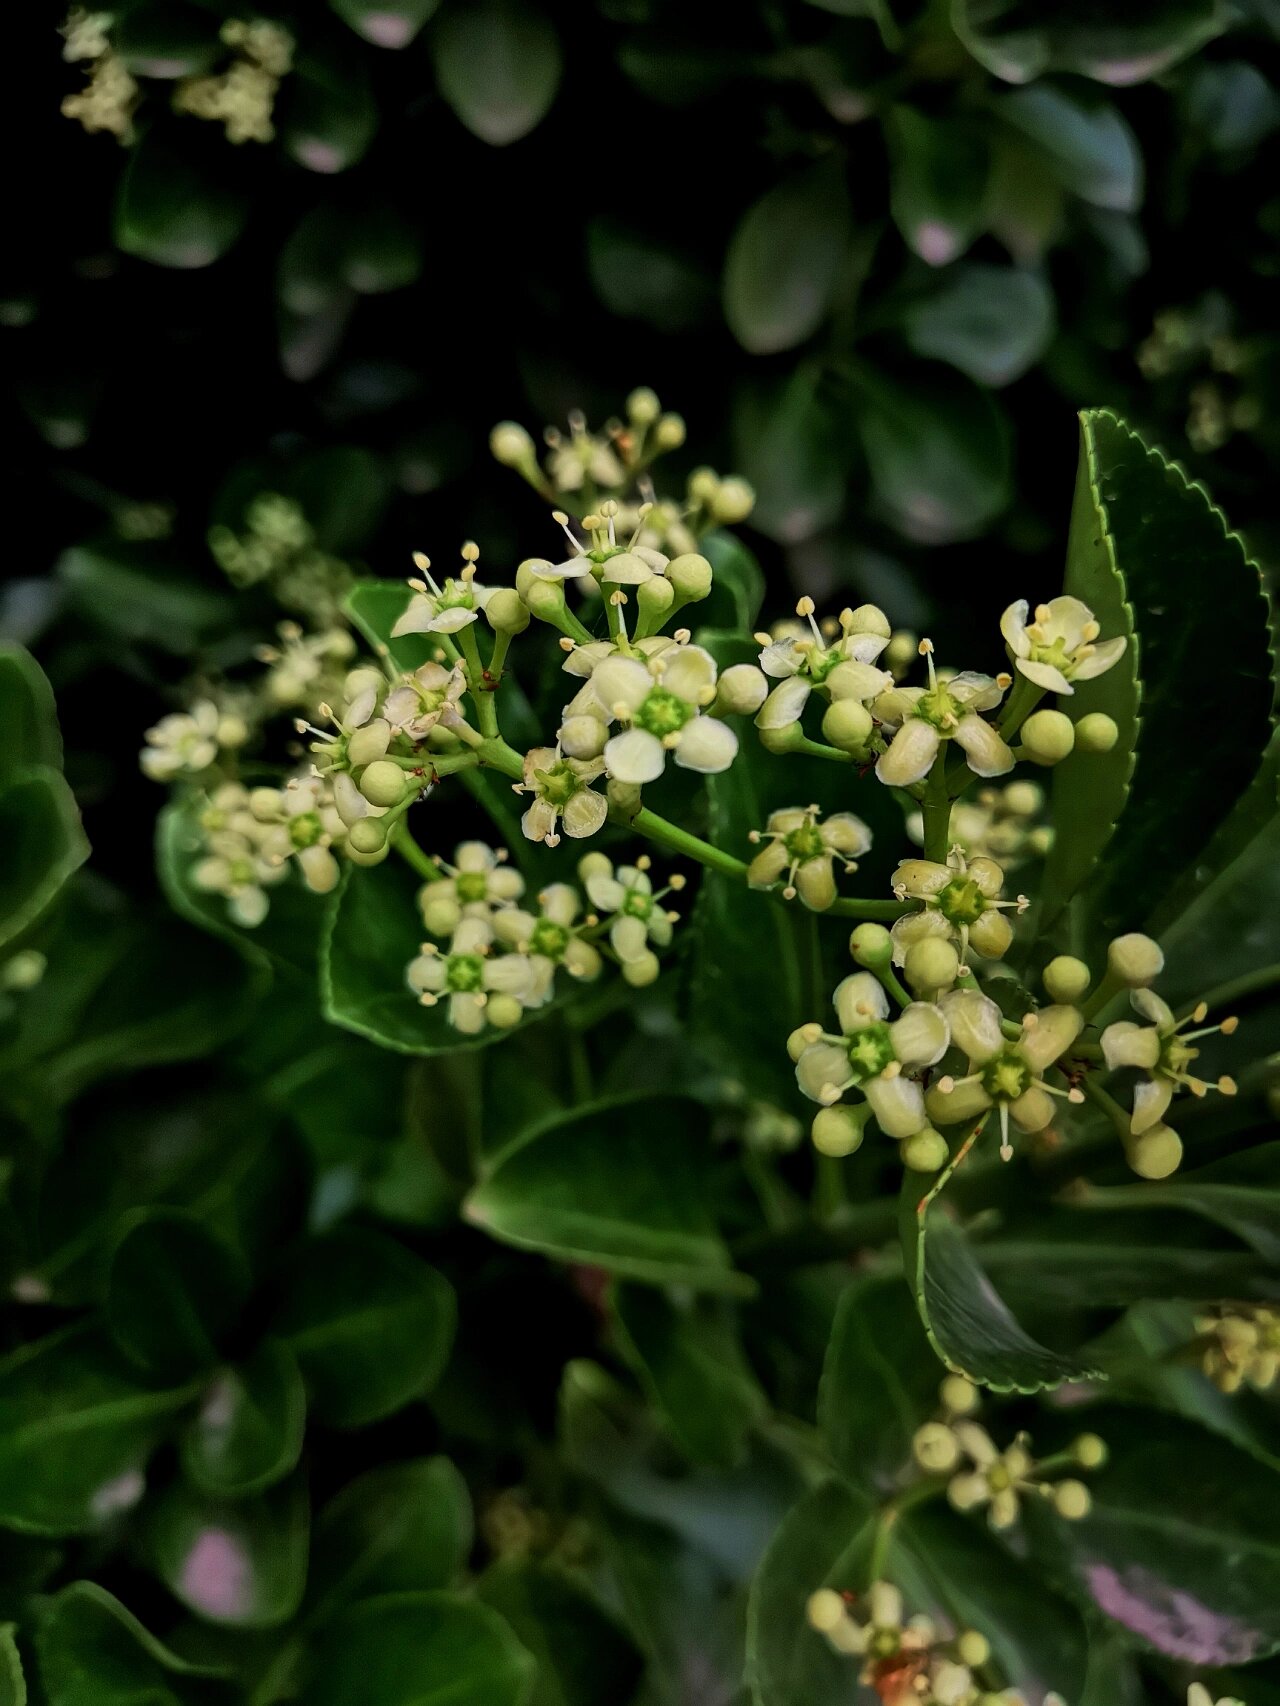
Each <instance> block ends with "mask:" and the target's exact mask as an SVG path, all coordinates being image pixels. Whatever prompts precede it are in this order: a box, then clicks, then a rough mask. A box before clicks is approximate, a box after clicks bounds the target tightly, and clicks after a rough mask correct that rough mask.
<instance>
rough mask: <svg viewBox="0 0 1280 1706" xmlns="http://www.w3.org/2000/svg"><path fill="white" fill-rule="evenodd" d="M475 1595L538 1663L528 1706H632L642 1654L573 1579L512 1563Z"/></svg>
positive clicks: (489, 1573) (495, 1568)
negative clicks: (501, 1619) (629, 1704)
mask: <svg viewBox="0 0 1280 1706" xmlns="http://www.w3.org/2000/svg"><path fill="white" fill-rule="evenodd" d="M476 1591H477V1593H478V1595H479V1597H480V1599H481V1600H482V1601H483V1602H484V1603H485V1604H486V1605H488V1606H491V1607H492V1609H493V1610H494V1611H496V1612H498V1613H499V1614H500V1615H501V1617H502V1618H503V1620H504V1621H505V1622H506V1623H508V1624H509V1625H510V1626H511V1628H512V1629H513V1630H514V1631H515V1634H516V1636H517V1638H518V1639H519V1641H520V1643H521V1645H522V1646H523V1647H525V1648H526V1649H527V1650H528V1651H529V1652H530V1653H531V1654H532V1655H533V1657H534V1659H535V1660H536V1662H537V1667H538V1668H537V1674H536V1675H535V1677H534V1683H533V1691H532V1693H531V1694H530V1695H529V1706H627V1703H628V1702H629V1701H630V1700H631V1698H632V1696H633V1695H634V1693H635V1689H636V1684H637V1683H638V1681H639V1678H640V1673H641V1670H642V1668H643V1663H642V1660H641V1657H640V1654H639V1653H638V1652H637V1651H636V1649H635V1647H634V1645H633V1644H632V1642H631V1641H630V1639H629V1638H628V1637H627V1635H626V1634H625V1633H624V1632H623V1630H622V1629H621V1628H620V1627H619V1625H618V1624H617V1623H616V1622H615V1621H614V1619H613V1618H612V1617H610V1616H609V1614H608V1613H607V1612H606V1611H605V1610H604V1609H603V1608H602V1607H601V1606H600V1605H599V1604H598V1603H597V1601H596V1600H595V1599H594V1598H593V1597H592V1596H591V1595H590V1594H589V1593H588V1592H587V1591H586V1589H585V1588H584V1587H582V1586H580V1585H579V1584H578V1583H577V1582H576V1581H575V1580H574V1579H573V1577H571V1576H569V1575H568V1574H566V1573H565V1572H564V1571H562V1570H557V1569H554V1568H552V1567H550V1566H549V1565H546V1564H535V1563H531V1562H529V1561H527V1560H525V1559H516V1558H512V1559H508V1560H504V1561H500V1562H499V1563H496V1564H494V1565H492V1566H491V1567H490V1568H489V1569H488V1570H486V1571H485V1573H484V1575H483V1576H482V1577H481V1578H480V1581H479V1583H478V1585H477V1590H476Z"/></svg>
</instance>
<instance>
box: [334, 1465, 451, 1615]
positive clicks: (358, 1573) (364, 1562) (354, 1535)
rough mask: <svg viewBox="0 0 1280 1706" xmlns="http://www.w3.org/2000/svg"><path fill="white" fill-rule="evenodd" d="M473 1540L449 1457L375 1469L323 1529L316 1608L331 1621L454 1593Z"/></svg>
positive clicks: (345, 1492)
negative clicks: (389, 1602)
mask: <svg viewBox="0 0 1280 1706" xmlns="http://www.w3.org/2000/svg"><path fill="white" fill-rule="evenodd" d="M472 1538H473V1534H472V1517H471V1497H470V1494H469V1493H468V1491H467V1484H466V1482H465V1481H464V1480H463V1479H462V1476H461V1475H460V1474H459V1473H458V1471H457V1469H455V1468H454V1466H453V1464H452V1463H451V1462H450V1461H449V1459H448V1458H447V1457H422V1458H418V1459H416V1460H415V1461H413V1462H411V1463H388V1464H384V1465H383V1466H382V1467H381V1468H379V1469H370V1470H368V1471H367V1472H366V1473H365V1474H363V1475H357V1476H356V1477H355V1479H354V1480H353V1481H349V1482H348V1483H347V1485H346V1486H345V1487H344V1488H343V1489H342V1491H341V1492H340V1493H338V1494H337V1495H336V1497H335V1498H333V1499H331V1500H330V1501H329V1503H328V1504H327V1505H326V1506H325V1507H324V1510H323V1511H322V1513H321V1515H320V1518H319V1521H318V1522H317V1523H316V1528H315V1540H314V1544H313V1547H312V1560H311V1575H310V1581H309V1583H308V1588H307V1592H308V1597H309V1603H310V1604H311V1605H312V1606H314V1607H317V1608H321V1609H322V1610H323V1612H324V1615H325V1617H326V1618H327V1617H330V1616H332V1615H333V1614H334V1613H335V1612H336V1611H337V1610H338V1609H339V1608H340V1607H341V1606H343V1605H345V1604H347V1603H348V1602H350V1601H353V1600H361V1599H368V1598H370V1597H371V1596H372V1595H375V1594H386V1593H408V1592H410V1591H412V1592H422V1591H426V1590H428V1589H433V1588H447V1587H451V1586H452V1585H453V1584H454V1583H455V1582H456V1581H457V1580H458V1578H459V1577H460V1576H461V1574H462V1572H463V1570H464V1569H465V1567H466V1562H467V1556H468V1554H469V1553H470V1551H471V1544H472Z"/></svg>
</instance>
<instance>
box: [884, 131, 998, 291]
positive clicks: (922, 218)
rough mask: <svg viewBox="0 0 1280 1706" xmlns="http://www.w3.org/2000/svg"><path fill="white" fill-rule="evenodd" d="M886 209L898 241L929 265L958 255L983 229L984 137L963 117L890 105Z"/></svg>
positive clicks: (945, 263) (943, 263)
mask: <svg viewBox="0 0 1280 1706" xmlns="http://www.w3.org/2000/svg"><path fill="white" fill-rule="evenodd" d="M885 136H886V140H887V142H888V145H889V163H890V166H891V168H892V177H891V181H890V202H889V204H890V207H891V209H892V211H893V221H894V224H895V225H896V226H897V227H898V230H899V231H900V232H901V233H902V239H903V241H904V242H905V243H906V245H907V247H908V248H909V249H910V250H912V252H913V253H914V254H917V255H919V257H920V259H921V260H922V261H926V262H927V263H928V264H929V266H931V267H945V266H948V265H949V264H950V263H951V262H952V261H954V260H956V259H957V258H958V257H959V256H960V255H962V254H963V253H964V252H965V250H966V249H967V248H968V247H969V245H970V243H972V242H973V240H974V238H975V237H976V236H977V235H978V233H979V231H980V230H981V229H982V214H983V203H984V201H985V197H986V188H987V176H988V172H989V170H990V162H989V159H988V153H987V144H986V138H985V137H984V136H983V134H982V132H981V131H980V130H979V129H978V128H977V127H976V126H975V125H974V124H973V123H972V122H971V121H970V120H968V119H965V118H939V119H935V118H928V117H926V115H925V114H924V113H921V112H917V111H916V109H915V108H914V107H904V106H898V107H893V108H891V109H890V112H889V114H888V119H887V122H886V126H885Z"/></svg>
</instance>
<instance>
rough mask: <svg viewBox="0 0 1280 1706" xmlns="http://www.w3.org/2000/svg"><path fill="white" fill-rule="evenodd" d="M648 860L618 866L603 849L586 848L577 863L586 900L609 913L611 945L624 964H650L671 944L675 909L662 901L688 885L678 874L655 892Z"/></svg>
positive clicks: (643, 858) (602, 912)
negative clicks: (655, 954)
mask: <svg viewBox="0 0 1280 1706" xmlns="http://www.w3.org/2000/svg"><path fill="white" fill-rule="evenodd" d="M649 868H650V866H649V859H648V856H647V855H645V854H642V855H641V856H640V858H639V859H637V860H636V862H635V864H634V865H619V866H618V867H617V869H616V870H615V869H614V865H613V861H612V860H611V859H610V858H609V857H608V856H607V855H606V854H604V853H588V854H586V855H585V857H583V858H582V859H580V860H579V862H578V875H579V877H580V878H581V880H582V884H583V887H584V888H585V889H586V891H587V899H588V900H589V901H590V902H591V904H592V906H593V907H594V908H595V909H596V911H597V913H600V914H601V915H603V917H604V918H611V919H612V923H611V924H610V925H609V945H610V947H611V948H612V949H613V951H614V953H615V954H616V955H617V956H618V960H619V962H620V964H621V965H622V968H623V973H624V975H625V974H626V970H627V968H628V967H629V966H638V967H645V968H647V967H648V966H649V963H650V960H651V958H652V956H653V949H654V948H666V947H669V946H670V943H671V927H672V925H673V924H674V923H675V921H676V914H675V913H674V912H668V911H667V910H666V909H665V907H664V906H663V905H662V902H663V901H664V900H665V899H666V897H667V895H668V894H670V893H672V892H673V891H677V890H679V889H682V888H683V887H684V878H683V877H682V876H680V875H679V874H677V875H675V876H673V877H672V878H671V881H670V883H669V884H668V886H667V887H666V888H665V889H659V890H658V891H657V893H655V892H654V888H653V882H652V880H651V878H650V876H649Z"/></svg>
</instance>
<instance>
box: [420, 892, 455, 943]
mask: <svg viewBox="0 0 1280 1706" xmlns="http://www.w3.org/2000/svg"><path fill="white" fill-rule="evenodd" d="M442 889H443V891H444V892H443V893H441V892H440V891H441V890H442ZM418 910H419V912H421V914H422V922H423V925H424V926H425V928H426V929H427V930H428V931H429V932H430V934H431V935H433V936H452V935H453V932H454V931H455V930H456V929H457V928H458V925H459V923H460V921H461V919H462V908H461V906H459V904H458V897H457V895H456V894H455V893H454V891H453V886H452V885H451V884H449V883H427V884H425V885H424V886H423V888H422V889H420V890H419V892H418Z"/></svg>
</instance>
